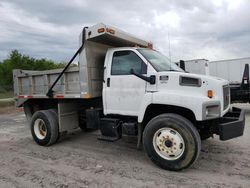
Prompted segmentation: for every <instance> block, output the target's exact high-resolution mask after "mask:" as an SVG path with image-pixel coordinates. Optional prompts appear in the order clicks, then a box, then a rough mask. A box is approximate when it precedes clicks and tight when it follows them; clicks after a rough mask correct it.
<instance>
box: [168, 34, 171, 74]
mask: <svg viewBox="0 0 250 188" xmlns="http://www.w3.org/2000/svg"><path fill="white" fill-rule="evenodd" d="M168 56H169V60H170V70H172V69H171V64H172V61H171V48H170V37H169V31H168Z"/></svg>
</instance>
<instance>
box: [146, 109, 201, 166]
mask: <svg viewBox="0 0 250 188" xmlns="http://www.w3.org/2000/svg"><path fill="white" fill-rule="evenodd" d="M143 146H144V149H145V151H146V153H147V155H148V156H149V158H150V159H151V160H152V161H153V162H154V163H155V164H156V165H158V166H159V167H161V168H163V169H167V170H174V171H177V170H182V169H184V168H187V167H189V166H190V165H191V164H193V163H194V162H195V160H196V159H197V158H198V156H199V153H200V150H201V139H200V136H199V133H198V131H197V130H196V128H195V127H194V126H193V124H192V123H191V122H190V121H189V120H187V119H186V118H184V117H182V116H180V115H177V114H162V115H159V116H157V117H155V118H153V119H152V120H151V121H150V122H149V123H148V124H147V126H146V127H145V130H144V132H143Z"/></svg>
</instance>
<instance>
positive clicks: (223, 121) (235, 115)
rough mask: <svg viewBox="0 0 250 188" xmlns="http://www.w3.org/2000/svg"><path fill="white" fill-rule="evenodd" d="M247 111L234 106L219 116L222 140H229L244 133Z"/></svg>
mask: <svg viewBox="0 0 250 188" xmlns="http://www.w3.org/2000/svg"><path fill="white" fill-rule="evenodd" d="M244 127H245V111H244V110H242V109H239V108H235V107H233V108H232V110H231V111H229V112H228V113H226V114H225V115H224V116H223V117H222V118H219V124H218V130H217V131H218V132H217V134H218V135H219V136H220V140H229V139H232V138H236V137H239V136H242V135H243V132H244Z"/></svg>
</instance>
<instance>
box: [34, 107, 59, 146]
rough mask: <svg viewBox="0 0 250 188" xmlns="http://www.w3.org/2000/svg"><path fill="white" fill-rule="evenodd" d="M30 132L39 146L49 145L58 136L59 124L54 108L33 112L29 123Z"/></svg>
mask: <svg viewBox="0 0 250 188" xmlns="http://www.w3.org/2000/svg"><path fill="white" fill-rule="evenodd" d="M30 129H31V134H32V137H33V139H34V140H35V142H36V143H37V144H39V145H41V146H50V145H52V144H54V143H55V142H56V141H57V140H58V138H59V126H58V119H57V115H56V112H55V111H54V110H41V111H37V112H35V113H34V115H33V116H32V118H31V123H30Z"/></svg>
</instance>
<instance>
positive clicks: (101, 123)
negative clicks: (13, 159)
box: [13, 24, 245, 171]
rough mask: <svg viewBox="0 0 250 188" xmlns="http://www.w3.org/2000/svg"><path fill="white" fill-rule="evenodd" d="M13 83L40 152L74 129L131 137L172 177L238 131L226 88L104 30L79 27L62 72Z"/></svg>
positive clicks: (24, 74) (25, 75)
mask: <svg viewBox="0 0 250 188" xmlns="http://www.w3.org/2000/svg"><path fill="white" fill-rule="evenodd" d="M77 56H79V63H78V66H70V63H72V62H73V61H74V59H75V58H76V57H77ZM13 79H14V88H15V91H14V92H15V99H16V105H17V106H18V107H23V109H24V112H25V114H26V117H27V119H28V121H29V124H30V129H31V134H32V136H33V139H34V141H35V142H36V143H37V144H39V145H41V146H49V145H52V144H54V143H56V142H57V141H58V140H59V139H60V138H61V137H63V135H65V134H67V133H69V132H71V131H73V130H75V129H78V128H81V129H82V130H91V129H93V130H99V132H100V135H99V136H98V137H97V138H98V139H100V140H105V141H111V142H114V141H116V140H118V139H120V138H122V137H125V136H134V137H137V147H138V148H142V146H143V148H144V150H145V152H146V154H147V155H148V157H149V158H150V159H151V160H152V161H153V162H154V163H155V164H156V165H158V166H159V167H161V168H163V169H167V170H174V171H177V170H181V169H185V168H188V167H189V166H190V165H192V164H193V163H194V162H195V161H196V160H197V158H198V156H199V153H200V150H201V140H203V139H207V138H209V137H212V136H213V135H214V134H216V135H219V138H220V140H229V139H232V138H236V137H239V136H242V135H243V131H244V125H245V112H244V110H241V109H238V108H231V107H230V93H229V82H228V81H226V80H223V79H218V78H213V77H210V76H205V75H197V74H191V73H186V72H184V71H183V70H182V69H181V68H179V67H178V66H177V65H175V64H174V63H171V61H170V60H169V59H168V58H167V57H165V56H164V55H162V54H161V53H160V52H158V51H156V50H154V49H153V45H152V44H151V43H150V42H147V41H145V40H141V39H139V38H137V37H135V36H133V35H131V34H129V33H126V32H123V31H121V30H119V29H117V28H115V27H111V26H108V25H105V24H97V25H94V26H92V27H84V29H83V31H82V32H81V34H80V37H79V49H78V50H77V52H76V53H75V55H74V56H73V57H72V58H71V60H70V61H69V63H68V64H67V66H65V68H64V69H60V70H59V69H57V70H48V71H27V70H14V71H13Z"/></svg>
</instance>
